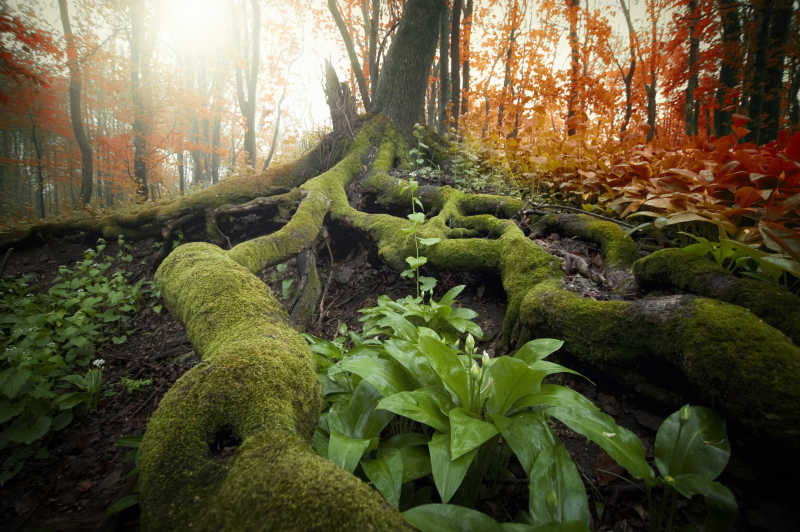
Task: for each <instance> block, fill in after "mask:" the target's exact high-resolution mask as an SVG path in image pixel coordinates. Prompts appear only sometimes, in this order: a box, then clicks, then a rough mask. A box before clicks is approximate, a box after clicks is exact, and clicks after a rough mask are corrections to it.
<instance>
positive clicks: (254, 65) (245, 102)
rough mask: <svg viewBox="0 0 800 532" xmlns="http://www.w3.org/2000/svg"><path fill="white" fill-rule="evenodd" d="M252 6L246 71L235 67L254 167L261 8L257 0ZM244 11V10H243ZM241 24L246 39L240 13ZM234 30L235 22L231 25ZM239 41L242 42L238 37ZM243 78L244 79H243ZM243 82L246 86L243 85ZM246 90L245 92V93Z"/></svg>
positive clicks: (246, 140)
mask: <svg viewBox="0 0 800 532" xmlns="http://www.w3.org/2000/svg"><path fill="white" fill-rule="evenodd" d="M250 5H251V6H252V10H253V13H252V31H251V34H250V37H251V38H250V43H249V46H247V45H245V47H244V49H246V50H248V51H249V55H250V57H249V58H248V59H247V68H246V72H245V73H244V74H243V73H242V68H241V67H237V68H236V95H237V99H238V101H239V109H240V110H241V112H242V114H243V115H244V119H245V128H246V129H245V132H244V149H245V151H246V152H247V164H248V165H249V166H250V167H251V168H255V167H256V87H257V85H258V65H259V51H260V48H259V46H260V43H261V37H260V35H261V8H260V7H259V1H258V0H250ZM243 11H244V10H243ZM241 22H242V26H243V27H244V29H245V34H244V39H245V41H244V42H246V39H247V17H246V16H245V13H243V14H242V19H241ZM233 27H234V31H235V29H236V24H234V25H233ZM239 41H240V43H241V42H243V41H242V40H241V39H239ZM243 78H245V79H243ZM245 83H246V84H247V86H246V87H245ZM245 91H246V93H245Z"/></svg>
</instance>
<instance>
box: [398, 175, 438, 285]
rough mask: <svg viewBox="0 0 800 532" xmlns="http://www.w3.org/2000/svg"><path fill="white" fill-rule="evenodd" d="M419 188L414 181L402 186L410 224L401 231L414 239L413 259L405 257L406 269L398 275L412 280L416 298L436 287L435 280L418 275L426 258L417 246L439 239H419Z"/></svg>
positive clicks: (423, 218)
mask: <svg viewBox="0 0 800 532" xmlns="http://www.w3.org/2000/svg"><path fill="white" fill-rule="evenodd" d="M418 188H419V183H418V182H417V181H416V180H414V179H409V180H408V185H405V186H403V189H402V190H403V192H406V191H408V193H409V196H410V198H411V214H409V215H408V216H406V218H408V220H409V221H410V222H411V224H409V225H407V226H406V227H404V228H403V229H402V231H404V232H406V233H413V237H414V256H413V257H406V262H407V263H408V268H407V269H405V270H403V272H401V273H400V275H401V276H402V277H407V278H410V279H414V283H415V285H416V290H417V297H418V298H419V297H422V296H424V295H425V294H426V293H429V292H430V293H432V292H433V289H434V288H435V287H436V279H435V278H433V277H429V276H424V275H420V268H422V267H423V266H424V265H425V264H427V262H428V258H427V257H425V256H422V255H420V253H419V246H420V245H423V246H432V245H434V244H436V243H438V242H439V241H440V240H441V239H439V238H435V237H432V238H421V237H420V236H419V229H420V227H422V224H424V223H425V213H424V212H422V209H423V206H422V202H421V201H420V199H419V198H418V197H417V195H416V192H417V189H418ZM417 207H419V209H420V210H419V212H418V211H417Z"/></svg>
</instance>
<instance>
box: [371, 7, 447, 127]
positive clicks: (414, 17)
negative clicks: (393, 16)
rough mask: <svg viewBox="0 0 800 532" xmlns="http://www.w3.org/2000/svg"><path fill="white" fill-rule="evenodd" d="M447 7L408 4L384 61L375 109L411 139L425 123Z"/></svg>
mask: <svg viewBox="0 0 800 532" xmlns="http://www.w3.org/2000/svg"><path fill="white" fill-rule="evenodd" d="M445 6H446V3H445V1H444V0H408V1H407V2H406V7H405V12H404V14H403V18H402V19H401V21H400V24H399V26H398V28H397V34H396V35H395V37H394V40H392V44H391V46H390V48H389V53H388V54H387V56H386V60H385V61H384V65H383V70H382V72H381V77H380V81H379V83H378V94H377V97H376V98H375V108H376V110H378V111H381V112H383V113H384V114H385V115H386V116H388V117H389V119H390V120H392V122H394V124H395V127H397V128H398V129H399V130H400V131H401V132H402V133H403V134H404V135H406V137H408V138H411V132H412V131H413V129H414V124H415V123H417V122H422V121H423V120H424V109H423V105H424V104H425V89H426V87H427V85H428V83H427V82H428V76H429V74H430V71H431V63H432V62H433V55H434V49H435V48H436V38H437V34H438V31H437V26H438V22H439V16H440V15H441V13H442V11H443V10H444V8H445Z"/></svg>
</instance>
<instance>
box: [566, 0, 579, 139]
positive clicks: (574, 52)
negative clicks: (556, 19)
mask: <svg viewBox="0 0 800 532" xmlns="http://www.w3.org/2000/svg"><path fill="white" fill-rule="evenodd" d="M580 4H581V2H580V0H567V15H568V18H569V49H570V69H569V96H568V99H567V136H572V135H574V134H575V126H574V125H572V124H571V123H572V121H571V119H572V118H573V117H574V116H575V105H576V103H577V99H578V71H579V69H580V48H579V43H578V9H579V8H580Z"/></svg>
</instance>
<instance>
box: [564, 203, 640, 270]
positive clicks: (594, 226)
mask: <svg viewBox="0 0 800 532" xmlns="http://www.w3.org/2000/svg"><path fill="white" fill-rule="evenodd" d="M578 217H579V218H580V219H581V220H582V221H583V222H584V223H585V224H586V225H585V230H584V231H582V232H581V233H582V234H579V235H578V236H581V237H583V238H586V239H587V240H591V241H593V242H597V243H598V244H600V246H601V247H602V251H603V257H604V258H605V259H606V262H608V264H609V265H611V266H613V267H615V268H624V267H629V266H630V265H631V264H633V262H634V261H635V260H636V259H637V258H638V250H637V248H636V243H635V242H634V241H633V240H632V239H631V238H630V237H629V236H627V235H625V231H623V230H622V228H621V227H620V226H619V225H617V224H615V223H613V222H607V221H605V220H599V219H597V218H594V217H592V216H589V215H586V214H581V215H578Z"/></svg>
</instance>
